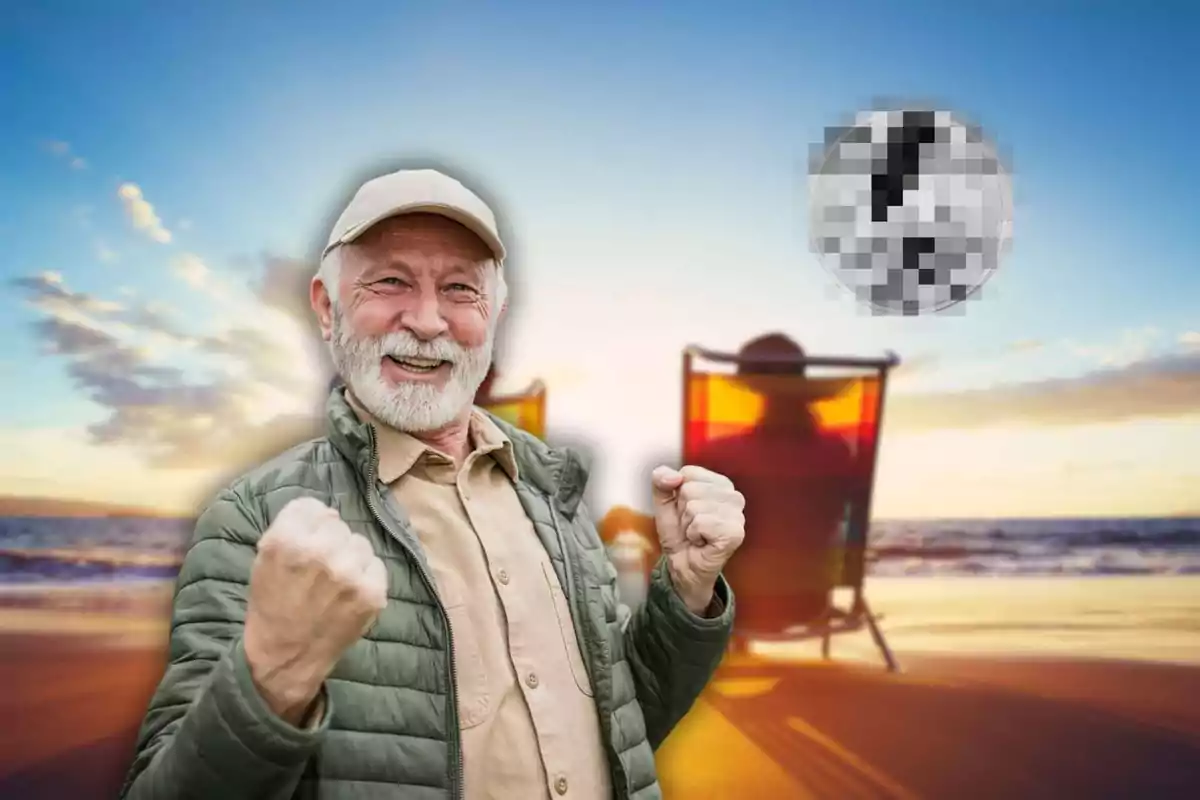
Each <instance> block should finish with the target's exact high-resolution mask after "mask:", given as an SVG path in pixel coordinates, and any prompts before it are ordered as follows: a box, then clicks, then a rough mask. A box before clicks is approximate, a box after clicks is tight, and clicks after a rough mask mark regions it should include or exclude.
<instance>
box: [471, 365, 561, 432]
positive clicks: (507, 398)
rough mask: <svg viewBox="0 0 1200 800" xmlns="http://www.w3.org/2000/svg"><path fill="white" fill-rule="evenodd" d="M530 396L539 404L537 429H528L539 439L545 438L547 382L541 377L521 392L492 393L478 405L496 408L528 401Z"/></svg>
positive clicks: (491, 408)
mask: <svg viewBox="0 0 1200 800" xmlns="http://www.w3.org/2000/svg"><path fill="white" fill-rule="evenodd" d="M530 398H533V399H534V400H535V401H536V406H537V430H527V432H528V433H532V434H533V435H534V436H536V437H537V438H539V439H544V438H545V435H546V384H545V383H543V382H542V380H541V379H540V378H538V379H535V380H534V381H533V382H532V383H531V384H529V386H527V387H526V388H525V389H523V390H521V391H519V392H510V393H508V394H503V395H491V396H489V397H487V398H486V399H485V400H484V401H483V402H479V403H478V405H479V406H480V407H481V408H484V409H486V410H488V411H492V410H493V409H494V408H496V407H499V406H503V405H508V404H516V403H523V402H527V401H528V400H529V399H530Z"/></svg>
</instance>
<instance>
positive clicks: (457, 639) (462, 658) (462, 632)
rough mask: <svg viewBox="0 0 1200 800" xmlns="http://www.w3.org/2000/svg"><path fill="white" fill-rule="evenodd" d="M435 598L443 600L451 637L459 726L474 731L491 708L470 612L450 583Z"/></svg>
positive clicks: (485, 672)
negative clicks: (439, 596)
mask: <svg viewBox="0 0 1200 800" xmlns="http://www.w3.org/2000/svg"><path fill="white" fill-rule="evenodd" d="M438 594H440V595H441V597H442V604H443V605H444V606H445V608H446V616H447V617H449V619H450V630H451V633H452V634H453V637H454V676H455V678H456V681H455V686H454V690H455V695H456V696H457V699H458V717H459V725H460V726H461V727H463V728H473V727H475V726H476V725H479V724H480V723H482V722H483V721H484V720H486V719H487V717H488V713H489V712H490V711H491V705H492V704H491V695H490V693H489V692H488V680H487V671H486V670H485V669H484V667H483V654H482V653H481V652H480V650H479V638H478V637H477V636H476V635H475V624H474V622H473V621H472V620H471V608H470V605H469V604H468V603H467V600H466V596H465V593H464V592H463V591H462V589H461V588H460V587H458V586H455V585H453V582H448V583H447V585H443V584H441V583H439V584H438Z"/></svg>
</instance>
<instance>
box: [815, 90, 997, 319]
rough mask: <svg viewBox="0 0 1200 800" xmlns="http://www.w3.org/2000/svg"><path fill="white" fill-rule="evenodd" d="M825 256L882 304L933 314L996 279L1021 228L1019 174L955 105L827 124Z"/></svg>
mask: <svg viewBox="0 0 1200 800" xmlns="http://www.w3.org/2000/svg"><path fill="white" fill-rule="evenodd" d="M809 191H810V220H809V231H810V240H811V245H812V248H813V251H814V252H815V253H816V254H817V256H818V257H819V258H820V260H821V262H822V263H823V264H824V265H825V266H826V267H827V268H828V269H829V270H830V271H831V272H832V273H833V274H834V275H835V276H836V277H837V279H838V280H839V281H840V282H841V283H843V284H844V285H845V286H846V287H847V288H849V289H850V290H851V291H852V292H853V293H854V294H855V295H856V296H857V297H858V299H859V300H860V301H862V302H864V303H866V304H868V305H869V306H870V307H871V309H872V310H873V311H876V312H880V313H884V314H901V315H906V316H907V315H917V314H924V313H932V312H936V311H940V310H942V309H945V308H948V307H949V306H952V305H955V304H956V303H960V302H962V301H963V300H966V299H967V298H968V297H969V296H970V295H971V294H972V293H974V292H975V291H977V290H978V289H979V288H980V287H981V286H983V284H984V283H985V282H986V281H987V280H988V278H990V277H991V276H992V274H993V273H994V272H995V271H996V269H997V268H998V267H999V265H1000V260H1001V256H1002V255H1003V254H1004V253H1005V252H1006V251H1007V249H1008V244H1009V240H1010V238H1011V235H1012V178H1011V175H1010V174H1009V173H1008V171H1007V170H1006V169H1005V167H1004V165H1003V164H1002V163H1001V160H1000V158H999V156H998V154H997V152H996V150H995V148H994V147H993V146H992V145H991V144H990V143H989V142H987V141H986V140H985V139H984V137H983V134H982V132H981V131H980V130H979V128H977V127H973V126H969V125H966V124H964V123H963V122H961V121H959V120H958V119H956V118H955V116H954V115H953V114H951V113H950V112H949V111H932V110H876V111H864V112H860V113H858V114H857V115H856V116H855V117H854V121H853V123H852V124H851V125H848V126H844V127H838V128H829V129H826V136H825V144H824V146H823V147H821V148H820V149H819V150H817V151H815V152H814V154H813V159H812V161H811V163H810V165H809Z"/></svg>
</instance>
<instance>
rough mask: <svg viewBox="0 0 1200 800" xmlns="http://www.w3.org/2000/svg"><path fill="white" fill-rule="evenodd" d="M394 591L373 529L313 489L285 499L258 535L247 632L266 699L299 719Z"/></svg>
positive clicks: (282, 713)
mask: <svg viewBox="0 0 1200 800" xmlns="http://www.w3.org/2000/svg"><path fill="white" fill-rule="evenodd" d="M387 597H388V595H387V571H386V569H385V568H384V566H383V562H382V561H380V560H379V559H378V558H377V557H376V556H375V551H374V549H373V548H372V547H371V542H370V541H368V540H367V538H366V537H364V536H360V535H358V534H356V533H353V532H352V531H351V530H350V529H349V528H348V527H346V523H344V522H342V520H341V517H339V516H338V514H337V512H336V511H334V510H333V509H331V508H329V507H328V506H326V505H324V504H322V503H321V502H319V501H317V500H315V499H313V498H311V497H301V498H297V499H296V500H293V501H291V502H290V503H288V504H287V505H286V506H284V507H283V509H282V510H280V512H279V514H278V515H277V516H276V517H275V521H274V522H272V523H271V526H270V527H269V528H268V529H267V531H266V533H264V534H263V535H262V538H261V539H259V541H258V555H257V556H256V557H255V559H254V568H253V570H252V571H251V573H250V602H249V606H248V608H247V610H246V629H245V632H244V635H243V642H244V646H245V649H246V660H247V661H248V662H249V663H250V673H251V675H252V676H253V678H254V683H255V685H256V686H257V687H258V689H259V692H260V693H261V694H262V696H263V699H264V700H266V702H267V705H269V706H270V707H271V709H272V710H273V711H275V713H277V714H278V715H279V716H280V717H282V718H283V719H285V720H287V721H289V722H291V723H293V724H299V722H300V721H301V720H302V719H303V717H304V715H305V713H306V711H307V710H308V708H309V707H310V706H311V705H312V702H313V700H314V699H315V698H316V697H317V695H318V694H319V693H320V691H321V685H322V684H323V683H324V681H325V678H326V677H328V675H329V673H330V672H332V671H333V668H334V666H335V665H336V664H337V662H338V659H339V658H341V655H342V653H343V652H345V650H346V649H347V648H348V647H350V645H352V644H354V643H355V642H356V641H358V639H359V638H360V637H361V636H362V635H363V634H364V633H366V632H367V629H368V628H369V627H370V626H371V624H372V623H373V622H374V621H375V618H376V617H377V616H378V615H379V612H380V611H382V610H383V608H384V606H386V605H387Z"/></svg>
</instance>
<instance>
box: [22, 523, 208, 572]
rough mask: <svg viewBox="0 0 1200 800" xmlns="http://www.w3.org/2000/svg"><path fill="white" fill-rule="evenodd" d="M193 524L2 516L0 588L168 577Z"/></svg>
mask: <svg viewBox="0 0 1200 800" xmlns="http://www.w3.org/2000/svg"><path fill="white" fill-rule="evenodd" d="M193 525H194V521H193V520H186V519H153V518H137V517H66V518H60V517H0V586H2V585H5V584H8V585H12V584H25V585H29V584H61V583H72V584H79V583H112V582H114V581H116V582H126V581H144V580H152V581H161V580H164V579H172V578H174V577H175V576H176V574H177V573H178V572H179V565H180V563H181V562H182V560H183V554H184V551H185V549H186V548H187V545H188V542H189V540H190V539H191V534H192V528H193Z"/></svg>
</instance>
